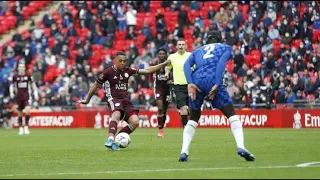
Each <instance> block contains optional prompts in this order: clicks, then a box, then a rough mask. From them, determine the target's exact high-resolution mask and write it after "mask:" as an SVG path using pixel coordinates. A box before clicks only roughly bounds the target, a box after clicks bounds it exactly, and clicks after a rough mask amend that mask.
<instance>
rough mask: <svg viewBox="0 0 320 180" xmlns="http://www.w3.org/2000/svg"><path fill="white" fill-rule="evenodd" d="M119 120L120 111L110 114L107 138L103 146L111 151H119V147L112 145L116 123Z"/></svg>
mask: <svg viewBox="0 0 320 180" xmlns="http://www.w3.org/2000/svg"><path fill="white" fill-rule="evenodd" d="M120 118H121V111H120V110H116V111H113V112H112V115H111V121H110V123H109V137H108V139H107V142H106V143H105V144H104V146H105V147H107V148H110V149H112V150H119V147H118V146H117V145H116V144H115V143H114V138H115V134H116V133H117V128H118V122H119V121H120Z"/></svg>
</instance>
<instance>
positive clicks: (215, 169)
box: [0, 165, 320, 177]
mask: <svg viewBox="0 0 320 180" xmlns="http://www.w3.org/2000/svg"><path fill="white" fill-rule="evenodd" d="M314 167H320V165H315V166H297V165H290V166H256V167H212V168H184V169H144V170H139V169H137V170H121V171H98V172H56V173H40V174H36V173H32V174H2V175H0V177H12V176H57V175H88V174H112V173H144V172H183V171H217V170H239V169H240V170H241V169H284V168H314Z"/></svg>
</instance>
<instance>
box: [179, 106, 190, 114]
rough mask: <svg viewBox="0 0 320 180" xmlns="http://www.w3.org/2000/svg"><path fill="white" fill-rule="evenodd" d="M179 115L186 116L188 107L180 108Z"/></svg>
mask: <svg viewBox="0 0 320 180" xmlns="http://www.w3.org/2000/svg"><path fill="white" fill-rule="evenodd" d="M180 114H181V115H187V114H188V106H182V107H181V108H180Z"/></svg>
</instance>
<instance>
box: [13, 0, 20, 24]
mask: <svg viewBox="0 0 320 180" xmlns="http://www.w3.org/2000/svg"><path fill="white" fill-rule="evenodd" d="M13 15H15V16H16V17H17V22H16V27H18V26H19V25H20V22H21V21H22V6H21V1H15V5H14V7H13Z"/></svg>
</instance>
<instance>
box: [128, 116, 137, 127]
mask: <svg viewBox="0 0 320 180" xmlns="http://www.w3.org/2000/svg"><path fill="white" fill-rule="evenodd" d="M128 123H129V124H130V125H131V126H133V127H138V126H139V117H138V116H137V115H135V114H133V115H131V116H130V118H129V120H128Z"/></svg>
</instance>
